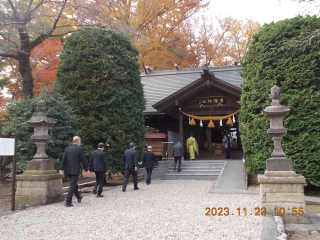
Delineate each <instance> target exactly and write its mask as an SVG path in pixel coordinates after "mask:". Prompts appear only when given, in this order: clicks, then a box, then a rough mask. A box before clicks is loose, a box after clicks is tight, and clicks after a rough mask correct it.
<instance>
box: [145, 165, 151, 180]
mask: <svg viewBox="0 0 320 240" xmlns="http://www.w3.org/2000/svg"><path fill="white" fill-rule="evenodd" d="M146 171H147V183H151V174H152V168H148V169H146Z"/></svg>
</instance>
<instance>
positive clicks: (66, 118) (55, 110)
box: [3, 90, 76, 173]
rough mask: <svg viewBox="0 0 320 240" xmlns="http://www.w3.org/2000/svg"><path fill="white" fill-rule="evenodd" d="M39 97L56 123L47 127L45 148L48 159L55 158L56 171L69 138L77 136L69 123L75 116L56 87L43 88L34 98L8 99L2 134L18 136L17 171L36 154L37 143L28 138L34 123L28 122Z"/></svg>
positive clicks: (72, 121) (21, 170)
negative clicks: (6, 117)
mask: <svg viewBox="0 0 320 240" xmlns="http://www.w3.org/2000/svg"><path fill="white" fill-rule="evenodd" d="M40 99H43V100H45V102H46V104H47V107H48V111H47V117H49V118H53V119H54V121H55V122H56V124H55V125H54V126H53V127H50V128H49V135H50V136H51V140H50V141H48V142H47V145H46V148H45V151H46V153H47V155H48V156H49V158H50V159H51V160H54V161H55V168H56V169H57V170H58V167H59V166H60V163H61V159H62V156H63V153H64V149H65V148H66V147H67V146H69V145H71V140H72V137H73V136H75V135H76V132H75V130H74V129H73V128H72V124H73V123H74V121H75V115H74V114H73V111H72V109H71V107H70V106H69V105H68V103H67V102H66V101H64V100H63V96H62V95H61V94H60V93H59V92H57V91H56V90H52V91H50V92H49V91H44V92H43V93H42V94H41V95H40V96H39V97H38V98H36V99H24V98H23V99H20V100H14V101H11V102H10V103H9V104H8V105H7V106H6V113H8V114H9V117H8V120H9V121H6V122H5V123H4V125H5V127H4V128H3V131H4V133H7V134H9V135H14V136H16V138H17V139H18V142H17V153H18V155H19V159H18V165H17V166H18V167H17V173H22V172H23V171H24V170H25V169H26V162H27V161H29V160H31V159H32V157H33V156H34V155H35V153H36V145H35V143H34V141H32V140H31V139H30V136H31V135H32V134H33V126H31V125H30V124H28V123H27V121H28V120H29V119H30V118H31V117H32V116H35V115H36V113H37V112H36V106H37V103H38V101H40Z"/></svg>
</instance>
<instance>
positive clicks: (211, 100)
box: [196, 96, 227, 105]
mask: <svg viewBox="0 0 320 240" xmlns="http://www.w3.org/2000/svg"><path fill="white" fill-rule="evenodd" d="M219 103H220V104H226V103H227V98H226V97H219V96H218V97H216V96H210V97H197V98H196V105H201V104H202V105H216V104H219Z"/></svg>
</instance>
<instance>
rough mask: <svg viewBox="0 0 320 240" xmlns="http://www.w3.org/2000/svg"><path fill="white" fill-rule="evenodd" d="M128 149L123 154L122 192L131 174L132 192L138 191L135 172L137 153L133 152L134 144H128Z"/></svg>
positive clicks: (136, 168) (136, 169)
mask: <svg viewBox="0 0 320 240" xmlns="http://www.w3.org/2000/svg"><path fill="white" fill-rule="evenodd" d="M129 147H130V149H127V150H126V151H125V152H124V154H123V161H124V170H125V173H124V179H123V185H122V191H123V192H125V191H126V188H127V185H128V181H129V177H130V175H131V174H132V178H133V185H134V190H138V189H139V188H138V179H137V171H138V158H137V151H136V150H135V148H136V147H135V145H134V142H131V143H130V144H129Z"/></svg>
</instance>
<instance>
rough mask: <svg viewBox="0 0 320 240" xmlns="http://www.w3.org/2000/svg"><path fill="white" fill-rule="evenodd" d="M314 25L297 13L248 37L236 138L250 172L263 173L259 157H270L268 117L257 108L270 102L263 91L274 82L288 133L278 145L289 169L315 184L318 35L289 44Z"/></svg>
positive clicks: (319, 126)
mask: <svg viewBox="0 0 320 240" xmlns="http://www.w3.org/2000/svg"><path fill="white" fill-rule="evenodd" d="M319 28H320V19H319V18H317V17H315V16H312V17H311V16H307V17H301V16H298V17H295V18H292V19H286V20H283V21H280V22H277V23H270V24H266V25H264V26H263V27H262V28H261V29H260V31H259V32H257V33H256V34H255V35H254V37H253V40H252V42H251V45H250V46H249V50H248V51H247V53H246V56H245V61H244V62H243V66H244V70H243V73H242V76H243V77H244V82H243V84H242V95H241V100H240V104H241V106H242V110H241V112H240V121H241V122H242V123H243V124H244V125H245V127H244V130H243V131H242V132H241V138H242V142H243V148H244V151H245V152H246V156H247V157H246V164H247V170H248V171H249V172H250V173H263V172H264V170H265V168H266V163H265V160H266V159H268V158H270V157H271V156H270V155H271V152H272V150H273V141H272V139H271V137H270V136H268V134H267V129H268V128H269V119H268V118H265V117H263V116H262V114H261V112H262V110H263V109H264V108H265V107H267V106H269V105H270V102H271V99H270V98H269V97H268V95H267V94H268V93H269V92H270V88H271V87H272V86H273V85H274V84H277V85H278V86H279V87H280V89H281V93H283V95H282V97H281V99H280V100H281V103H282V104H285V105H287V106H288V108H290V109H291V113H290V115H289V116H288V117H287V118H285V119H284V126H285V127H286V128H288V133H287V134H286V135H285V136H284V138H283V141H282V143H283V149H284V151H285V153H286V156H287V157H288V158H291V159H292V160H293V167H294V170H295V171H296V172H297V173H298V174H301V175H304V176H305V177H306V179H307V182H308V183H309V184H313V185H316V186H320V171H319V165H320V159H319V158H318V156H319V154H320V136H319V134H318V132H319V130H320V118H319V117H320V91H319V79H320V68H319V63H320V56H319V52H320V44H319V43H320V40H319V38H313V40H312V42H311V44H303V45H297V44H295V43H297V41H299V40H301V39H302V38H304V37H305V35H303V34H301V33H305V32H310V31H313V30H315V29H319ZM315 169H316V170H315Z"/></svg>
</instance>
